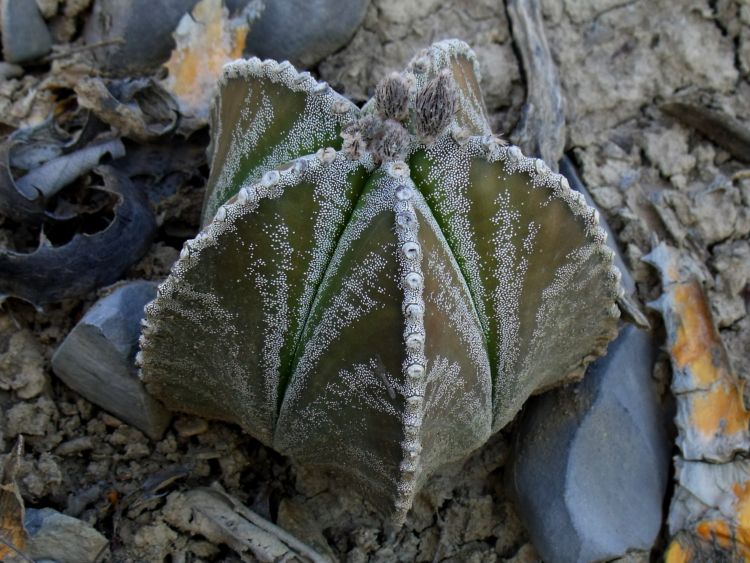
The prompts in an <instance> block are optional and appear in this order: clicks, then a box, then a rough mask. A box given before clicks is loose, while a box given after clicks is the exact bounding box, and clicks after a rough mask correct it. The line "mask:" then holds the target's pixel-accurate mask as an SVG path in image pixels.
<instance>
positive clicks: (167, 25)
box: [83, 0, 198, 76]
mask: <svg viewBox="0 0 750 563" xmlns="http://www.w3.org/2000/svg"><path fill="white" fill-rule="evenodd" d="M197 1H198V0H162V1H161V2H159V7H158V9H154V3H153V1H152V0H95V2H94V7H93V9H92V12H91V17H89V18H88V20H87V22H86V27H85V28H84V34H83V36H84V39H85V40H86V43H88V44H89V45H91V44H95V43H101V42H106V41H112V40H116V39H120V40H122V42H121V43H118V44H116V45H111V46H107V47H103V48H99V49H96V50H95V51H94V55H95V57H96V62H97V65H98V66H99V68H100V69H101V70H103V71H105V72H107V73H109V74H112V75H116V76H130V75H140V74H149V73H151V72H153V71H155V70H157V69H158V68H159V67H160V66H161V65H162V64H164V63H165V62H166V61H167V59H169V55H170V53H171V52H172V49H174V47H175V41H174V39H173V37H172V32H173V31H174V30H175V28H176V27H177V24H178V23H179V21H180V19H181V18H182V16H183V15H185V14H186V13H188V12H189V11H190V10H192V9H193V6H194V5H195V3H196V2H197Z"/></svg>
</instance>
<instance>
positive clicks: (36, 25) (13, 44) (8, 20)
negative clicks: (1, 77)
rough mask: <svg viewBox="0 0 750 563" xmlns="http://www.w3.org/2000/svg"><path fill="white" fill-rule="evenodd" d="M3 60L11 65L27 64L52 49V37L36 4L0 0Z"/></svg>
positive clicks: (27, 0) (32, 2)
mask: <svg viewBox="0 0 750 563" xmlns="http://www.w3.org/2000/svg"><path fill="white" fill-rule="evenodd" d="M0 15H1V16H2V20H0V29H1V30H2V34H3V58H4V59H5V61H6V62H9V63H27V62H30V61H33V60H35V59H38V58H39V57H43V56H44V55H46V54H47V53H49V52H50V50H51V49H52V36H51V35H50V32H49V29H47V26H46V24H45V23H44V19H43V18H42V14H41V13H39V8H38V7H37V5H36V2H34V1H32V0H0Z"/></svg>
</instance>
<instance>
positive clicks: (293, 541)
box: [212, 487, 328, 563]
mask: <svg viewBox="0 0 750 563" xmlns="http://www.w3.org/2000/svg"><path fill="white" fill-rule="evenodd" d="M212 488H213V490H214V491H216V492H218V493H220V494H221V495H222V496H223V497H224V498H225V499H226V500H227V501H229V503H230V504H231V505H232V506H233V507H234V509H235V510H236V511H237V513H238V514H240V515H241V516H242V517H244V518H245V519H246V520H248V521H249V522H251V523H252V524H254V525H255V526H257V527H258V528H260V529H261V530H263V531H265V532H268V533H269V534H271V535H274V536H276V537H277V538H279V539H280V540H281V541H282V543H285V544H286V545H287V546H289V547H290V548H292V549H293V550H294V551H296V552H297V553H298V554H299V555H302V556H304V557H307V558H308V559H309V560H310V561H312V562H313V563H328V559H326V558H325V557H323V556H322V555H320V554H319V553H318V552H317V551H315V550H314V549H313V548H311V547H310V546H308V545H307V544H305V543H303V542H302V541H301V540H299V539H297V538H296V537H294V536H293V535H291V534H290V533H289V532H287V531H286V530H284V529H283V528H280V527H279V526H277V525H276V524H274V523H273V522H269V521H268V520H266V519H265V518H263V517H262V516H260V515H259V514H257V513H255V512H253V511H252V510H250V509H249V508H247V507H246V506H245V505H244V504H242V503H240V502H239V501H238V500H237V499H235V498H234V497H232V496H231V495H228V494H226V493H225V492H224V491H223V490H221V489H219V488H218V487H212Z"/></svg>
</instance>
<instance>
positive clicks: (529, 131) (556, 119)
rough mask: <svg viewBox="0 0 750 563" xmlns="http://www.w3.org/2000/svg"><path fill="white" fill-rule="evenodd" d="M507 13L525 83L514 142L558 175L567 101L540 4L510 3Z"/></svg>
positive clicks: (535, 1) (514, 0) (528, 1)
mask: <svg viewBox="0 0 750 563" xmlns="http://www.w3.org/2000/svg"><path fill="white" fill-rule="evenodd" d="M506 9H507V11H508V16H509V18H510V27H511V33H512V35H513V43H514V44H515V45H516V49H517V50H518V54H519V56H520V57H521V66H522V67H523V72H524V77H525V79H526V103H525V104H524V107H523V112H522V115H521V120H520V122H519V123H518V125H517V126H516V129H515V131H513V134H512V135H511V139H512V140H513V142H514V143H515V144H517V145H518V146H520V147H521V148H522V149H523V151H524V152H525V153H527V154H530V155H532V156H536V157H539V158H541V159H542V160H544V161H545V162H546V163H547V165H548V166H549V167H550V168H552V170H553V171H555V172H557V163H558V161H559V160H560V158H561V157H562V155H563V150H564V148H565V99H564V97H563V93H562V86H561V84H560V77H559V76H558V73H557V67H556V66H555V62H554V61H553V60H552V54H551V53H550V50H549V45H548V44H547V37H546V35H545V33H544V23H543V22H542V11H541V7H540V2H539V1H538V0H507V1H506Z"/></svg>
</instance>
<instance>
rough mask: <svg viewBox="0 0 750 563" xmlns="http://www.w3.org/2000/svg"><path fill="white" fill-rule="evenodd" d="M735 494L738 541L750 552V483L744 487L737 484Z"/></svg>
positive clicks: (734, 488) (734, 489)
mask: <svg viewBox="0 0 750 563" xmlns="http://www.w3.org/2000/svg"><path fill="white" fill-rule="evenodd" d="M733 492H734V494H735V496H736V497H737V500H736V501H735V504H734V506H735V514H736V515H737V516H736V521H737V532H736V534H737V541H738V542H739V543H741V544H742V545H743V546H744V547H745V549H746V550H750V481H748V482H745V483H743V484H742V485H740V484H736V485H735V486H734V487H733Z"/></svg>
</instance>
